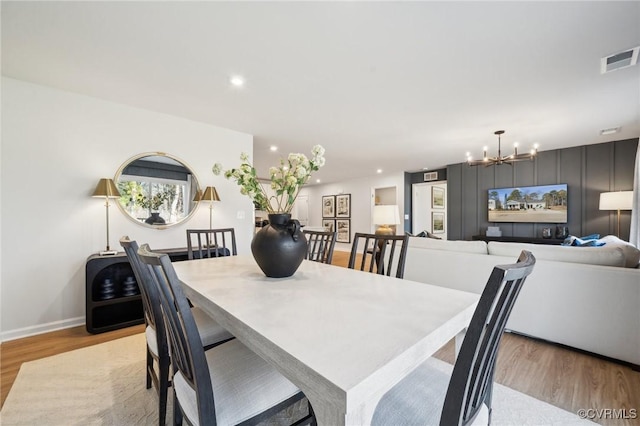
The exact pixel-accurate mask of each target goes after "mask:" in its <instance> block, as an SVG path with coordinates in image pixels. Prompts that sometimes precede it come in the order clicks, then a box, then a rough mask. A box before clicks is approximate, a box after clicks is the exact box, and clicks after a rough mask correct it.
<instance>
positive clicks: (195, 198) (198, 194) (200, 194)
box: [193, 189, 202, 203]
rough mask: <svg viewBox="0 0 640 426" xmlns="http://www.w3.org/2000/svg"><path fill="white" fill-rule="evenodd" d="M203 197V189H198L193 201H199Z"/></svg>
mask: <svg viewBox="0 0 640 426" xmlns="http://www.w3.org/2000/svg"><path fill="white" fill-rule="evenodd" d="M201 198H202V190H200V189H197V190H196V195H194V196H193V201H195V202H196V203H197V202H198V201H200V199H201Z"/></svg>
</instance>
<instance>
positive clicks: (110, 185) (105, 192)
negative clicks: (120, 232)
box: [91, 178, 120, 256]
mask: <svg viewBox="0 0 640 426" xmlns="http://www.w3.org/2000/svg"><path fill="white" fill-rule="evenodd" d="M91 196H92V197H104V200H105V204H104V206H105V208H106V211H107V249H106V250H105V251H101V252H100V255H101V256H104V255H113V254H116V253H118V251H117V250H111V247H109V198H118V197H119V196H120V192H119V191H118V188H117V187H116V184H115V183H114V182H113V179H109V178H102V179H100V181H99V182H98V186H96V189H95V191H93V194H92V195H91Z"/></svg>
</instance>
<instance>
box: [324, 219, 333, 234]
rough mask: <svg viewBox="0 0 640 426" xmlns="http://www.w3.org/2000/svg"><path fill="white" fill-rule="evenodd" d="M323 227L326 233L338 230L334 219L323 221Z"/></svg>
mask: <svg viewBox="0 0 640 426" xmlns="http://www.w3.org/2000/svg"><path fill="white" fill-rule="evenodd" d="M322 227H323V228H324V229H325V231H328V232H333V231H335V230H336V221H335V220H333V219H322Z"/></svg>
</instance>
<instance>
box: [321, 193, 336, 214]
mask: <svg viewBox="0 0 640 426" xmlns="http://www.w3.org/2000/svg"><path fill="white" fill-rule="evenodd" d="M322 217H323V218H324V217H336V197H335V195H323V196H322Z"/></svg>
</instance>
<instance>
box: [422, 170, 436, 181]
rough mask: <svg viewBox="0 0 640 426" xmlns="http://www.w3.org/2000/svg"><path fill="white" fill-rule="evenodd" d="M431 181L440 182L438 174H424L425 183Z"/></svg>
mask: <svg viewBox="0 0 640 426" xmlns="http://www.w3.org/2000/svg"><path fill="white" fill-rule="evenodd" d="M430 180H438V172H428V173H425V174H424V181H425V182H429V181H430Z"/></svg>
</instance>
